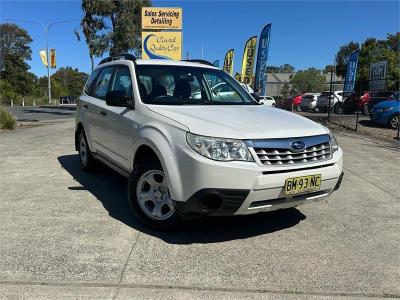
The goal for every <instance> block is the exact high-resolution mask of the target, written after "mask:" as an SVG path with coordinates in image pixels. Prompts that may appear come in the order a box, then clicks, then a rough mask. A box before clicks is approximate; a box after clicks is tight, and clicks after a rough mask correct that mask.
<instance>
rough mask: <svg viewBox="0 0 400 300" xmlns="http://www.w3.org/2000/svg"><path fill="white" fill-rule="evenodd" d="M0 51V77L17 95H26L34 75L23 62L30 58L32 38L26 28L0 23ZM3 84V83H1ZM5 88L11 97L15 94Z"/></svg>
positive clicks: (29, 90)
mask: <svg viewBox="0 0 400 300" xmlns="http://www.w3.org/2000/svg"><path fill="white" fill-rule="evenodd" d="M0 41H1V43H0V47H1V49H0V52H1V53H2V55H4V70H2V71H1V78H2V80H4V81H7V82H8V84H9V85H6V88H7V89H8V90H9V89H12V90H13V93H15V94H16V95H17V96H26V95H28V94H30V93H31V92H32V85H33V82H34V81H35V79H36V76H35V75H34V74H32V73H30V72H28V70H29V65H28V64H27V63H26V62H25V61H26V60H30V59H31V54H32V50H31V47H30V45H29V44H30V43H31V42H32V38H31V37H30V36H29V34H28V33H27V31H26V30H24V29H22V28H20V27H18V26H17V25H15V24H8V23H7V24H0ZM3 85H4V83H3ZM8 90H7V92H6V93H5V94H6V95H8V96H11V97H12V98H16V97H17V96H16V95H14V94H13V93H10V92H9V91H8Z"/></svg>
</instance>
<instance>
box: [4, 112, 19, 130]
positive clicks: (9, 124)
mask: <svg viewBox="0 0 400 300" xmlns="http://www.w3.org/2000/svg"><path fill="white" fill-rule="evenodd" d="M16 126H17V121H16V120H15V117H14V116H13V115H12V114H11V113H9V112H8V111H6V110H5V109H4V108H3V107H1V106H0V129H15V127H16Z"/></svg>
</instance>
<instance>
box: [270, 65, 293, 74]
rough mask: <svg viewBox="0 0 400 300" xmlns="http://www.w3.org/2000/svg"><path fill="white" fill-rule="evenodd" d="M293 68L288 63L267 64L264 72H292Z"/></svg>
mask: <svg viewBox="0 0 400 300" xmlns="http://www.w3.org/2000/svg"><path fill="white" fill-rule="evenodd" d="M294 71H295V68H294V67H293V66H292V65H290V64H284V65H282V66H279V67H278V66H267V69H266V73H293V72H294Z"/></svg>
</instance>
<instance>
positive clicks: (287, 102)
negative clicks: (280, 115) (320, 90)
mask: <svg viewBox="0 0 400 300" xmlns="http://www.w3.org/2000/svg"><path fill="white" fill-rule="evenodd" d="M302 99H303V95H295V96H289V97H287V98H285V99H283V100H282V101H281V102H280V105H279V107H280V108H283V109H286V110H292V109H293V110H298V111H300V103H301V100H302Z"/></svg>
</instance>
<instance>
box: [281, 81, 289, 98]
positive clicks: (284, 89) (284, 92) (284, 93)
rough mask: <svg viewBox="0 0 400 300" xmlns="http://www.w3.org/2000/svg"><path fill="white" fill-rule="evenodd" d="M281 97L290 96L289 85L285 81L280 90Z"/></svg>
mask: <svg viewBox="0 0 400 300" xmlns="http://www.w3.org/2000/svg"><path fill="white" fill-rule="evenodd" d="M281 95H282V97H283V98H286V97H288V96H289V95H290V84H289V82H287V81H285V83H284V84H283V86H282V89H281Z"/></svg>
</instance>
